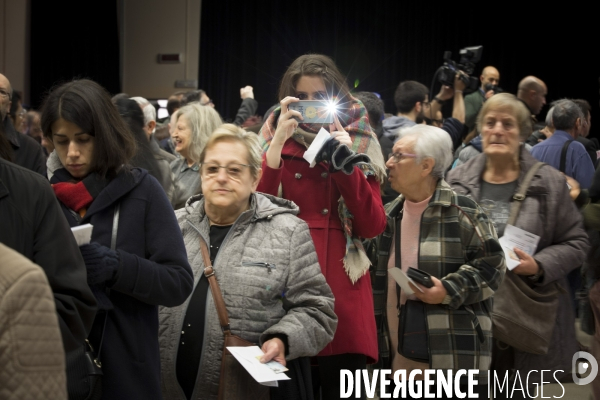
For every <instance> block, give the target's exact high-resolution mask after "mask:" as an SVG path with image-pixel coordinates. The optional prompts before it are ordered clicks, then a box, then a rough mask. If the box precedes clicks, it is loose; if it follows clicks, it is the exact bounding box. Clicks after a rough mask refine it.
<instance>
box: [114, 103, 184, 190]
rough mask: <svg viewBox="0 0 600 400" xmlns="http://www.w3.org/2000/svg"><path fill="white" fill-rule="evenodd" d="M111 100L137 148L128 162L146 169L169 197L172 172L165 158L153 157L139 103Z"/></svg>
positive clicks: (171, 185)
mask: <svg viewBox="0 0 600 400" xmlns="http://www.w3.org/2000/svg"><path fill="white" fill-rule="evenodd" d="M113 102H114V103H115V105H116V106H117V110H118V111H119V114H121V117H122V118H123V119H124V120H125V122H126V123H127V125H128V126H129V129H131V133H133V136H134V138H135V144H136V147H137V148H136V152H135V155H134V156H133V158H132V159H131V162H130V164H131V165H132V166H134V167H138V168H144V169H146V170H148V172H149V173H150V175H152V176H153V177H155V178H156V179H157V180H158V182H159V183H160V185H161V186H162V188H163V189H164V190H165V193H166V194H167V197H168V198H169V199H170V198H171V196H172V194H173V193H172V192H173V173H172V172H171V166H170V164H169V163H168V162H167V161H166V160H160V161H159V160H157V159H156V158H155V157H154V153H152V149H151V148H150V142H149V141H148V136H147V135H146V132H145V131H144V112H143V111H142V109H141V107H140V105H139V104H138V103H137V102H136V101H135V100H131V99H129V98H117V99H115V98H113Z"/></svg>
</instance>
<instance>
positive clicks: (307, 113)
mask: <svg viewBox="0 0 600 400" xmlns="http://www.w3.org/2000/svg"><path fill="white" fill-rule="evenodd" d="M288 108H289V109H290V110H295V111H298V112H299V113H300V115H302V117H303V118H304V119H302V120H300V119H298V122H300V123H303V124H333V113H334V112H335V109H334V108H333V107H331V104H330V102H329V101H323V100H300V101H297V102H294V103H290V104H289V105H288Z"/></svg>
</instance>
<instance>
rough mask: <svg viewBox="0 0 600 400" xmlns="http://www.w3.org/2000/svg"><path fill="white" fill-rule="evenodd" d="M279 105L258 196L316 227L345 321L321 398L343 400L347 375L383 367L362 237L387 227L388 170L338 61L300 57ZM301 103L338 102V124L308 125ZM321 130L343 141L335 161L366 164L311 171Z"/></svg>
mask: <svg viewBox="0 0 600 400" xmlns="http://www.w3.org/2000/svg"><path fill="white" fill-rule="evenodd" d="M279 99H280V107H279V108H276V109H275V111H273V113H272V114H271V115H270V116H269V118H268V119H267V122H266V123H265V124H264V125H263V128H262V130H261V133H260V134H259V136H260V139H261V145H262V148H263V151H264V157H263V171H264V172H263V177H262V180H261V182H260V184H259V186H258V190H259V191H262V192H265V193H269V194H272V195H278V196H281V197H282V198H284V199H286V200H291V201H293V202H294V203H295V204H297V205H298V207H299V208H300V214H299V215H298V216H299V217H300V218H302V219H303V220H304V221H306V223H307V224H308V226H309V228H310V233H311V236H312V238H313V241H314V243H315V246H316V250H317V255H318V256H319V264H320V266H321V271H322V272H323V275H325V278H326V280H327V283H328V284H329V285H330V286H331V289H332V291H333V294H334V296H335V299H336V301H335V313H336V314H337V316H338V318H339V328H338V330H337V333H336V336H335V337H334V339H333V341H332V342H331V343H330V344H328V345H327V347H325V349H323V351H321V353H319V357H317V359H316V360H315V361H316V363H317V364H318V369H316V368H315V374H314V380H315V382H314V383H315V392H316V393H318V391H319V388H320V389H321V395H322V398H323V399H336V398H339V396H340V378H339V377H340V370H342V369H350V370H356V369H365V368H366V365H367V364H370V363H373V362H375V361H377V354H378V351H377V330H376V327H375V317H374V314H373V297H372V291H371V278H370V276H369V274H368V271H369V266H370V262H369V260H368V257H367V256H366V254H365V251H364V249H363V246H362V244H361V239H362V238H372V237H375V236H377V235H378V234H380V233H381V232H382V231H383V229H384V228H385V223H386V217H385V211H384V209H383V205H382V202H381V194H380V184H381V183H382V182H383V180H384V179H385V165H384V161H383V156H382V153H381V148H380V146H379V143H378V141H377V137H376V136H375V133H374V132H373V131H372V130H371V127H370V125H369V120H368V116H367V110H366V109H365V107H364V106H363V104H362V103H361V102H360V101H358V100H356V99H354V98H353V97H352V96H351V94H350V91H349V89H348V86H347V84H346V81H345V77H344V76H343V75H342V74H341V73H340V72H339V70H338V69H337V67H336V65H335V63H334V62H333V60H331V58H329V57H327V56H324V55H319V54H307V55H303V56H300V57H298V58H297V59H296V60H295V61H294V62H293V63H292V64H291V65H290V66H289V67H288V69H287V71H286V72H285V74H284V75H283V78H282V80H281V86H280V89H279ZM301 100H323V101H326V102H330V101H332V102H334V103H335V104H336V108H337V111H336V113H335V115H334V122H335V123H334V124H324V125H323V124H307V123H303V121H302V119H303V117H302V116H301V114H300V113H299V112H298V111H294V110H290V108H289V106H290V104H293V103H297V102H298V101H301ZM321 128H324V129H325V130H326V131H328V132H329V133H330V134H331V136H333V137H334V138H335V139H336V140H337V141H338V142H339V146H337V147H334V148H332V149H330V150H331V151H330V156H331V155H333V154H344V153H345V154H347V155H349V156H350V157H349V158H350V159H352V158H353V157H355V156H356V155H358V156H359V157H363V158H362V161H361V162H359V163H356V164H354V163H353V162H352V161H350V162H345V161H346V158H345V157H342V159H341V160H337V161H339V163H338V162H336V163H335V165H334V162H333V159H332V158H331V157H327V158H328V160H327V162H325V161H322V162H318V163H317V164H316V165H315V166H314V168H312V167H311V166H310V164H309V163H308V162H307V161H306V160H305V159H304V158H303V155H304V154H305V152H306V150H307V148H308V147H309V146H310V144H311V143H312V142H313V140H314V139H315V137H316V135H317V133H318V132H319V130H320V129H321ZM336 152H339V153H336ZM365 156H367V157H365ZM365 159H366V160H367V161H365ZM336 166H337V167H340V168H336ZM319 381H320V382H319ZM362 393H363V394H364V391H363V392H362Z"/></svg>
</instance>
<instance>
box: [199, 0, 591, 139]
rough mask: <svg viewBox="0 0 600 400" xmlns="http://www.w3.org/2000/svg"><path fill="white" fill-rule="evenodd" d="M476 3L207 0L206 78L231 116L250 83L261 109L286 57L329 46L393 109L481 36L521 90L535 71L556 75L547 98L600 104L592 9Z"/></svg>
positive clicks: (489, 56)
mask: <svg viewBox="0 0 600 400" xmlns="http://www.w3.org/2000/svg"><path fill="white" fill-rule="evenodd" d="M433 4H435V6H434V7H432V6H431V5H433ZM474 4H477V7H468V6H466V5H465V4H464V3H460V2H459V3H457V2H444V3H439V2H435V3H432V2H406V1H393V2H392V1H386V2H383V1H364V0H363V1H356V0H347V1H344V2H341V1H315V0H303V1H272V2H251V1H245V2H236V3H235V4H234V3H233V2H231V1H209V0H205V1H203V2H202V21H201V45H200V72H199V85H200V87H201V88H202V89H204V90H206V91H207V93H208V94H209V96H211V98H212V99H213V101H214V102H215V104H216V108H217V109H218V110H219V111H220V112H221V114H222V115H223V116H224V117H225V118H229V119H231V118H232V117H233V116H234V115H235V112H236V110H237V107H238V106H239V102H240V100H239V88H240V87H242V86H244V85H252V86H254V88H255V94H256V99H257V100H258V101H259V113H263V112H265V111H266V110H267V109H268V108H269V107H270V106H271V105H273V104H274V103H275V102H276V101H277V100H278V99H277V97H276V96H277V89H278V85H279V80H280V79H281V76H282V74H283V73H284V71H285V69H286V67H287V66H288V65H289V64H290V63H291V62H292V61H293V60H294V59H295V58H296V57H297V56H299V55H301V54H305V53H311V52H312V53H323V54H327V55H329V56H331V57H332V58H333V59H334V60H335V61H336V63H337V65H338V67H339V68H340V69H341V70H342V72H343V73H345V74H346V75H347V80H348V83H349V85H350V86H351V87H354V86H355V83H358V85H357V88H356V90H360V91H363V90H364V91H375V92H378V93H379V94H380V95H381V96H382V98H383V99H384V101H385V106H386V111H387V112H392V113H395V112H396V109H395V106H394V100H393V97H394V91H395V89H396V87H397V86H398V83H400V82H401V81H403V80H409V79H410V80H417V81H419V82H421V83H424V84H425V85H426V86H428V87H429V86H431V80H432V77H433V74H434V73H435V71H436V69H437V68H438V67H439V66H441V65H442V63H443V55H444V51H446V50H449V51H452V53H453V54H452V59H453V60H456V61H458V58H459V55H458V51H459V49H461V48H463V47H467V46H476V45H483V46H484V49H483V57H482V60H481V61H480V62H479V63H478V64H477V67H476V69H475V75H476V76H477V77H478V76H479V75H480V73H481V70H482V68H483V67H485V66H486V65H494V66H496V67H497V68H498V69H499V71H500V75H501V77H500V78H501V82H500V86H501V87H502V88H503V89H504V90H505V91H509V92H512V93H516V90H517V85H518V83H519V80H521V79H522V78H523V77H525V76H526V75H535V76H538V77H539V78H541V79H542V80H544V81H545V82H546V83H547V85H548V96H547V99H548V102H550V101H551V100H556V99H559V98H562V97H571V98H585V99H587V100H588V101H589V102H590V103H591V104H592V107H594V108H597V107H598V77H599V76H600V71H599V68H598V66H597V65H598V64H597V62H596V59H597V57H596V56H597V55H598V53H599V51H598V46H597V43H596V40H595V38H597V37H598V35H597V32H596V29H597V28H596V26H595V24H596V21H593V20H592V18H591V17H589V16H588V15H589V14H587V15H586V13H585V12H582V11H583V10H582V9H581V8H580V7H575V6H573V7H571V8H569V7H562V6H561V7H560V12H557V11H556V10H551V9H549V8H550V6H548V9H547V10H541V11H540V10H534V9H531V10H530V11H529V12H528V11H526V10H524V9H516V8H512V9H509V8H508V7H507V6H506V5H505V4H504V3H497V2H496V3H480V2H479V3H474ZM435 90H436V92H437V90H439V86H437V87H436V88H435ZM547 109H548V108H547V107H545V108H544V109H543V110H542V114H545V112H546V111H547ZM541 117H542V118H543V115H542V116H541ZM592 129H593V128H592Z"/></svg>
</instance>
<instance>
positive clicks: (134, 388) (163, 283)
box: [62, 168, 193, 400]
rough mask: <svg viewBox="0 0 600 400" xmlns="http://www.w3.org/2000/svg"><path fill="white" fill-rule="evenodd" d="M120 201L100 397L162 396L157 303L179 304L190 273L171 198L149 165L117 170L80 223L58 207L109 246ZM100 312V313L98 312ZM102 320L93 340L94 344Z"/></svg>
mask: <svg viewBox="0 0 600 400" xmlns="http://www.w3.org/2000/svg"><path fill="white" fill-rule="evenodd" d="M117 203H118V204H119V206H120V211H119V223H118V233H117V244H116V249H117V252H118V254H119V258H120V265H119V268H118V271H117V275H116V278H115V283H114V285H113V286H112V287H111V291H110V300H111V302H112V303H113V305H114V309H113V310H110V311H109V313H108V321H107V324H106V330H105V333H104V342H103V344H102V352H101V359H102V365H103V368H102V369H103V373H104V378H103V386H104V388H103V389H104V391H103V397H102V398H103V399H111V400H112V399H128V400H133V399H140V400H142V399H143V400H148V399H161V398H162V395H161V391H160V359H159V351H158V306H159V305H163V306H167V307H173V306H177V305H179V304H181V303H183V302H184V301H185V299H186V298H187V297H188V296H189V295H190V293H191V292H192V284H193V278H192V271H191V269H190V266H189V264H188V261H187V254H186V250H185V247H184V244H183V238H182V237H181V233H180V231H179V226H178V224H177V220H176V219H175V214H174V212H173V209H172V208H171V205H170V204H169V200H168V199H167V197H166V195H165V193H164V190H163V189H162V188H161V186H160V184H159V183H158V181H157V180H156V179H155V178H154V177H152V176H151V175H149V174H148V172H147V171H145V170H141V169H138V168H133V169H132V170H131V171H122V172H120V173H119V174H118V175H117V177H116V178H114V179H113V180H112V181H110V183H109V184H108V185H107V186H106V187H105V188H104V190H103V191H102V192H101V193H100V194H99V195H98V197H96V199H94V201H93V202H92V204H91V205H90V207H89V208H88V210H87V213H86V214H85V217H84V218H83V219H82V220H81V222H80V223H78V222H77V221H76V219H75V218H74V216H73V212H72V211H71V210H69V209H68V208H66V206H64V205H62V208H63V212H64V213H65V215H66V216H67V219H68V221H69V223H70V224H71V226H75V225H78V224H86V223H90V224H92V225H93V226H94V230H93V233H92V242H97V243H99V244H101V245H103V246H106V247H110V243H111V233H112V225H113V212H114V208H115V205H116V204H117ZM102 315H103V314H102ZM103 322H104V318H101V317H98V318H96V321H95V322H94V326H93V328H92V333H91V334H90V338H91V341H92V345H94V344H95V345H96V346H95V348H97V346H98V342H99V337H100V336H101V332H102V323H103Z"/></svg>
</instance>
